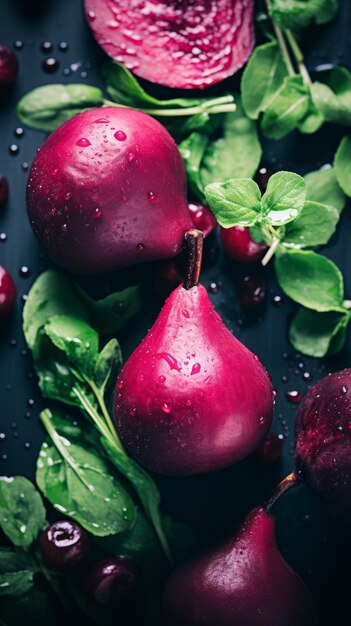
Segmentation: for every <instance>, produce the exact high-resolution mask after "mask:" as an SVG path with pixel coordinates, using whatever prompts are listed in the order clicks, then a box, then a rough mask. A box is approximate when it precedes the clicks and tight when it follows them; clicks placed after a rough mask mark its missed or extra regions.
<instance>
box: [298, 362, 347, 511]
mask: <svg viewBox="0 0 351 626" xmlns="http://www.w3.org/2000/svg"><path fill="white" fill-rule="evenodd" d="M295 461H296V466H297V469H299V470H301V472H302V475H303V477H304V478H305V479H306V481H307V482H308V484H309V485H310V486H311V487H312V488H313V489H314V490H315V491H316V492H317V493H319V494H321V495H322V496H323V497H324V498H325V500H326V501H327V503H328V504H329V506H330V508H331V510H332V511H333V512H334V513H335V514H336V515H338V516H340V517H344V518H346V519H348V520H351V369H345V370H342V371H340V372H336V373H334V374H329V376H326V377H325V378H323V379H322V380H320V381H318V382H317V384H316V385H314V386H313V387H311V389H310V390H309V391H308V392H307V394H306V396H305V398H304V400H303V402H302V403H301V405H300V407H299V409H298V412H297V417H296V447H295Z"/></svg>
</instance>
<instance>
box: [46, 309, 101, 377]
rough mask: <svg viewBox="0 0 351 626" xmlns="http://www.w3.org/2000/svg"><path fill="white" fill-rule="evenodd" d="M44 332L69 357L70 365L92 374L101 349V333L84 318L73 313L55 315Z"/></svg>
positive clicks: (84, 372)
mask: <svg viewBox="0 0 351 626" xmlns="http://www.w3.org/2000/svg"><path fill="white" fill-rule="evenodd" d="M44 333H45V335H46V336H47V337H48V338H49V339H50V341H51V342H52V344H53V345H54V346H55V347H56V348H57V349H58V350H60V351H62V352H63V353H64V354H65V356H66V357H67V361H68V363H69V364H70V365H72V366H73V367H74V368H76V369H77V370H78V371H80V372H82V373H83V374H85V375H87V376H91V375H92V373H93V371H94V367H95V363H96V359H97V356H98V351H99V335H98V334H97V332H96V331H95V330H94V329H93V328H92V327H91V326H89V324H87V323H86V322H84V321H83V320H80V319H79V318H77V317H73V316H72V315H55V316H54V317H51V318H49V319H48V320H47V322H46V324H45V326H44Z"/></svg>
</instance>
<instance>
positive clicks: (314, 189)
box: [304, 167, 346, 213]
mask: <svg viewBox="0 0 351 626" xmlns="http://www.w3.org/2000/svg"><path fill="white" fill-rule="evenodd" d="M304 179H305V183H306V187H307V195H306V200H312V201H314V202H321V203H322V204H328V205H331V206H333V207H335V208H336V209H337V210H338V211H339V213H341V212H342V210H343V208H344V206H345V201H346V198H345V194H344V192H343V191H342V189H341V188H340V185H339V184H338V181H337V178H336V174H335V167H329V168H323V169H321V170H316V171H315V172H310V173H309V174H307V175H306V176H304Z"/></svg>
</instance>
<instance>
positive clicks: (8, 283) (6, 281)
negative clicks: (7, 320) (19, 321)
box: [0, 265, 16, 318]
mask: <svg viewBox="0 0 351 626" xmlns="http://www.w3.org/2000/svg"><path fill="white" fill-rule="evenodd" d="M15 301H16V286H15V283H14V282H13V278H12V276H11V275H10V274H9V273H8V272H7V271H6V270H5V269H4V268H3V267H2V266H1V265H0V318H2V317H6V316H7V315H8V314H9V313H10V312H11V311H12V309H13V306H14V304H15Z"/></svg>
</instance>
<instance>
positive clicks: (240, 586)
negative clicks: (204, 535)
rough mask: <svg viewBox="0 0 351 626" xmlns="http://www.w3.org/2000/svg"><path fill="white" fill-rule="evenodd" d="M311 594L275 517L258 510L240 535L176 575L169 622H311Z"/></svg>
mask: <svg viewBox="0 0 351 626" xmlns="http://www.w3.org/2000/svg"><path fill="white" fill-rule="evenodd" d="M312 623H313V622H312V609H311V598H310V595H309V592H308V590H307V589H306V587H305V585H304V583H303V581H302V580H301V579H300V577H299V576H298V575H297V574H296V572H295V571H294V570H293V569H292V568H291V567H290V566H289V565H288V564H287V563H286V561H284V559H283V558H282V556H281V554H280V553H279V550H278V547H277V544H276V540H275V532H274V518H273V517H272V516H271V515H270V514H268V513H266V512H265V511H264V510H263V509H255V510H253V511H252V512H251V513H250V514H249V515H248V517H247V518H246V520H245V522H244V523H243V524H242V526H241V527H240V528H239V530H238V532H237V533H236V535H235V536H234V537H233V538H231V539H229V540H227V541H226V542H224V543H223V544H222V545H221V546H220V547H217V548H214V549H212V550H210V551H208V552H206V553H204V554H202V555H200V556H198V557H197V558H196V557H195V558H194V559H193V560H192V561H189V562H188V563H186V564H185V565H182V566H180V567H179V568H178V569H176V570H175V572H174V573H173V575H172V576H171V578H170V580H169V582H168V585H167V587H166V592H165V596H164V600H163V624H164V626H219V625H220V626H311V624H312Z"/></svg>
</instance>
